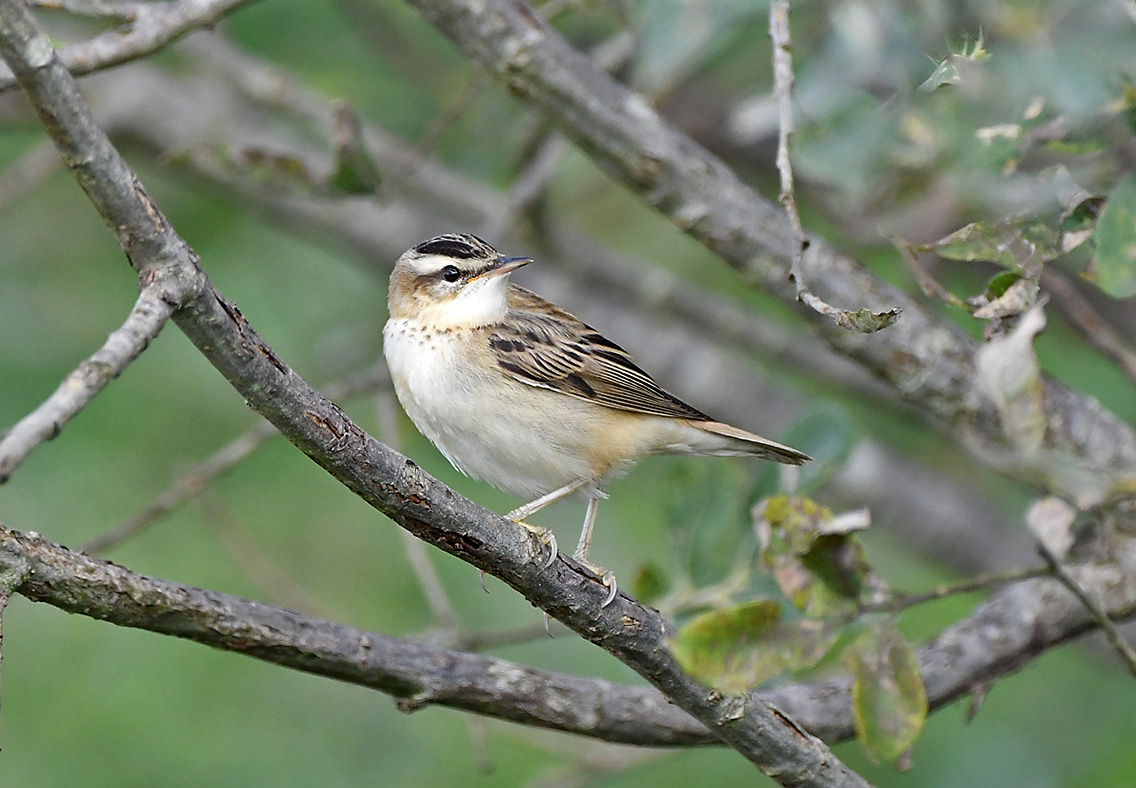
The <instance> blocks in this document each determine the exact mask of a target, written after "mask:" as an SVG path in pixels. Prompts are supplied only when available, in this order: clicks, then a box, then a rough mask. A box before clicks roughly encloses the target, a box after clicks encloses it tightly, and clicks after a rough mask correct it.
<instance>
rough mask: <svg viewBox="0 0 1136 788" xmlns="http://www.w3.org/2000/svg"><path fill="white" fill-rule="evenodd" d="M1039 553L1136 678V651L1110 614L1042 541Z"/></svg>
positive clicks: (1038, 544)
mask: <svg viewBox="0 0 1136 788" xmlns="http://www.w3.org/2000/svg"><path fill="white" fill-rule="evenodd" d="M1037 551H1038V553H1040V554H1041V557H1042V558H1043V559H1045V563H1047V564H1049V568H1050V569H1051V570H1053V574H1054V576H1056V577H1057V579H1058V580H1060V581H1061V584H1062V585H1064V586H1065V587H1066V588H1068V589H1069V591H1070V592H1071V593H1072V594H1073V596H1075V597H1077V600H1078V601H1079V602H1080V603H1081V604H1082V605H1084V606H1085V609H1086V610H1088V611H1089V613H1090V614H1091V615H1092V617H1093V619H1094V620H1095V621H1096V622H1097V624H1099V625H1100V628H1101V629H1102V630H1103V631H1104V636H1105V639H1106V640H1108V643H1109V645H1110V646H1112V647H1113V649H1115V650H1116V653H1117V654H1119V655H1120V659H1121V660H1122V661H1123V662H1124V666H1125V667H1126V668H1128V672H1129V673H1131V674H1132V675H1133V676H1136V650H1133V648H1132V646H1130V645H1128V641H1127V640H1125V639H1124V635H1122V634H1120V630H1119V629H1117V628H1116V625H1115V624H1114V623H1113V622H1112V619H1111V618H1110V617H1109V615H1108V613H1107V612H1105V610H1104V609H1103V608H1102V607H1101V606H1100V604H1098V603H1097V601H1096V600H1095V599H1093V597H1092V595H1091V594H1089V592H1088V591H1086V590H1085V589H1084V588H1083V587H1082V586H1081V584H1080V583H1078V582H1077V581H1076V579H1074V578H1073V577H1072V576H1071V575H1070V574H1069V573H1068V572H1067V571H1066V570H1065V567H1064V566H1062V565H1061V562H1060V561H1059V560H1057V556H1055V555H1054V554H1053V551H1051V550H1050V549H1049V547H1048V546H1047V545H1045V543H1043V542H1041V541H1040V540H1039V541H1038V543H1037Z"/></svg>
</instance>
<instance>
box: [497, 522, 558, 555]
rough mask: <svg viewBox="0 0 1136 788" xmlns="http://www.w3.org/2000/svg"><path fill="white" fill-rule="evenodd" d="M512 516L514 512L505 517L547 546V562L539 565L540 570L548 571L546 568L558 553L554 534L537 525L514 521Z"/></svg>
mask: <svg viewBox="0 0 1136 788" xmlns="http://www.w3.org/2000/svg"><path fill="white" fill-rule="evenodd" d="M514 514H516V512H515V511H514V512H509V514H508V515H506V516H507V517H508V518H509V519H510V520H513V522H515V523H516V524H517V525H519V526H521V528H524V529H525V530H526V531H529V532H530V533H532V534H534V535H535V536H536V538H537V539H538V540H539V541H540V543H541V544H543V545H548V548H549V550H548V560H547V561H545V562H544V563H543V564H541V565H540V568H541V569H548V567H550V566H552V563H553V562H554V561H555V560H556V556H557V553H558V549H557V546H556V534H554V533H552V531H550V530H548V529H547V528H542V527H541V526H539V525H529V524H528V523H526V522H525V521H524V520H514V519H513V515H514Z"/></svg>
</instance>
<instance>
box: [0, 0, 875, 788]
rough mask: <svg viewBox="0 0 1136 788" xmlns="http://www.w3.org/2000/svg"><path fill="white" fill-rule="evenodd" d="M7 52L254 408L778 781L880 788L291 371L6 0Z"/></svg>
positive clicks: (127, 242) (1, 23) (396, 516)
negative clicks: (710, 686)
mask: <svg viewBox="0 0 1136 788" xmlns="http://www.w3.org/2000/svg"><path fill="white" fill-rule="evenodd" d="M0 56H3V58H4V59H5V60H6V61H7V62H8V64H9V66H10V67H11V68H12V71H13V73H14V74H15V75H16V78H17V80H18V81H19V83H20V86H21V87H22V88H23V89H24V91H25V93H27V94H28V97H29V98H30V99H31V101H32V103H33V105H35V107H36V111H37V112H38V113H39V114H40V117H41V119H42V120H43V122H44V126H45V128H46V129H47V131H48V133H49V135H50V136H51V137H52V138H53V139H54V140H55V142H56V145H57V146H58V147H59V148H60V151H61V153H62V154H63V157H64V161H65V162H66V163H67V165H68V166H69V167H70V168H71V169H72V170H74V171H75V172H76V174H77V177H78V178H79V180H80V183H81V184H82V185H83V187H84V189H85V190H86V191H87V194H88V196H89V197H90V198H91V200H92V202H94V203H95V206H96V208H97V209H98V210H99V213H100V214H102V216H103V217H104V219H106V220H107V223H108V224H109V225H110V226H111V227H112V229H113V230H114V231H115V234H116V236H117V237H118V239H119V242H120V243H121V244H122V246H123V249H124V250H126V252H127V256H128V257H129V258H130V260H131V263H132V265H133V266H134V267H135V270H136V271H138V273H139V276H140V277H142V278H143V279H144V280H149V279H152V278H154V277H169V278H171V279H172V280H173V281H175V282H177V283H178V284H179V285H181V287H180V288H179V290H178V293H177V295H178V296H179V299H178V300H177V301H176V302H177V303H182V304H184V306H182V308H181V309H179V310H178V311H177V312H176V313H175V314H174V320H175V321H176V322H177V324H178V326H179V327H180V328H181V329H182V331H183V332H185V334H186V336H187V337H188V338H189V339H190V341H192V342H193V343H194V344H195V345H196V346H197V348H198V349H199V350H200V351H201V353H202V354H203V355H204V356H205V357H206V358H207V359H208V360H209V361H210V363H212V364H213V365H214V367H216V368H217V369H218V371H220V372H221V374H222V375H224V377H225V378H226V379H227V380H229V382H230V383H231V384H232V385H233V386H234V388H236V389H237V391H238V392H240V394H241V395H242V396H243V397H244V398H245V400H246V401H247V402H248V404H249V405H250V406H251V407H253V408H254V409H255V410H257V411H258V412H259V413H261V415H263V416H264V417H265V418H266V419H268V420H269V421H270V422H272V423H273V424H275V425H276V427H277V428H278V429H280V431H281V432H282V433H283V434H284V435H285V437H287V438H288V439H289V440H290V441H291V442H292V443H294V444H295V445H296V446H297V447H298V448H300V449H301V450H302V451H304V453H305V454H307V455H308V456H309V457H311V458H312V459H313V460H315V462H317V463H318V464H319V465H321V466H322V467H323V468H324V469H325V470H327V471H328V472H329V473H331V474H332V475H333V476H334V477H335V478H336V479H337V480H339V481H340V482H341V483H342V484H344V485H345V486H347V487H348V488H349V489H351V490H352V491H354V492H355V493H356V494H357V495H359V496H360V497H361V498H363V499H364V500H365V501H367V502H368V503H369V504H371V505H372V506H373V507H375V508H376V509H378V510H379V511H381V512H382V513H384V514H386V515H387V516H389V517H390V518H391V519H393V520H395V521H396V522H397V523H398V524H399V525H401V526H403V527H404V528H406V529H407V530H409V531H410V532H411V533H413V534H415V535H416V536H418V537H420V538H422V539H426V540H427V541H430V542H431V543H433V544H435V545H437V546H439V547H441V548H442V549H443V550H446V551H447V552H449V553H451V554H453V555H456V556H458V557H460V558H462V559H463V560H465V561H467V562H469V563H471V564H473V565H474V566H477V567H478V568H481V569H484V570H486V571H489V572H491V573H492V574H494V575H495V576H497V577H499V578H500V579H501V580H503V581H505V582H506V583H508V584H509V585H510V586H512V587H513V588H515V589H517V590H518V591H520V592H521V593H522V594H523V595H524V596H525V597H526V598H527V599H528V600H529V601H531V602H532V603H533V604H535V605H537V606H538V607H540V608H541V609H542V610H545V611H547V612H548V613H549V614H550V615H552V616H555V617H556V618H557V619H559V620H560V621H562V622H563V623H565V624H567V625H568V626H569V627H570V628H572V629H573V630H575V631H576V632H577V633H579V634H580V635H582V636H584V637H585V638H587V639H588V640H590V641H592V642H593V643H595V644H597V645H599V646H601V647H603V648H604V649H606V650H607V651H609V652H610V653H612V654H614V655H615V656H616V657H617V658H619V659H620V660H621V661H622V662H624V663H625V664H626V665H628V666H629V667H631V668H632V669H633V670H635V671H636V672H638V673H639V674H640V675H642V676H643V677H644V678H646V679H647V680H648V681H650V682H651V683H652V684H654V685H655V686H656V687H658V688H659V689H660V690H662V691H663V692H664V694H666V695H667V696H668V697H669V698H670V699H671V700H673V701H674V702H675V704H676V705H678V706H680V707H681V708H683V709H684V710H686V711H687V712H689V713H691V715H692V716H694V717H695V718H696V719H698V720H699V721H701V722H702V723H703V724H705V725H707V727H709V728H710V729H711V730H713V731H714V732H715V734H716V735H717V736H719V737H720V738H721V739H722V740H723V741H725V742H726V743H727V744H729V745H731V746H732V747H734V748H735V749H736V750H738V752H740V753H742V754H743V755H744V756H745V757H746V758H747V759H749V760H750V761H751V762H752V763H754V764H755V765H756V766H758V767H759V768H760V769H762V771H764V772H765V773H767V774H769V775H770V776H772V777H774V779H776V780H777V781H778V782H780V783H782V784H786V785H798V786H802V787H804V786H816V788H821V786H824V787H825V788H840V787H841V786H864V785H867V783H866V782H865V781H864V780H863V779H862V778H860V777H859V776H858V775H857V774H856V773H855V772H852V771H851V770H849V769H848V768H847V767H846V766H845V765H844V764H843V763H841V762H840V761H839V760H838V759H837V758H836V757H835V756H834V755H833V754H832V753H831V751H829V749H828V748H827V747H826V746H825V745H824V744H823V742H821V741H820V740H819V739H816V738H814V737H812V736H810V735H808V734H807V733H805V732H804V731H803V730H802V729H800V728H799V727H798V726H797V725H796V724H794V723H792V722H791V721H790V720H788V719H787V718H786V717H785V716H784V715H783V714H782V713H781V712H779V711H777V710H776V709H774V708H772V707H771V706H769V705H767V704H765V703H763V702H754V701H752V700H751V699H747V698H745V697H742V696H729V697H724V696H722V695H721V693H718V692H714V691H710V690H707V689H706V688H705V687H703V686H701V685H700V684H698V683H697V682H696V681H694V680H693V679H692V678H691V677H690V676H688V675H687V674H686V673H685V672H684V671H683V670H682V668H681V667H679V665H678V663H677V662H676V661H675V660H674V659H673V657H672V656H671V654H670V652H669V650H668V649H667V646H666V642H667V638H668V635H669V629H668V624H667V622H666V621H665V620H664V619H663V618H662V616H660V615H659V613H658V612H657V611H655V610H652V609H650V608H645V607H643V606H642V605H640V604H639V603H638V602H636V601H635V600H632V599H630V598H628V597H626V596H622V595H621V596H619V597H617V599H616V600H615V601H614V602H613V603H612V604H609V605H607V606H606V607H601V606H600V605H601V602H602V597H603V596H605V595H606V589H605V588H604V587H603V586H602V585H600V584H599V583H597V582H596V578H595V576H594V574H593V573H592V572H591V571H590V570H588V569H585V568H584V567H582V566H580V565H579V564H577V563H576V562H574V561H570V560H567V559H565V558H564V557H560V558H559V560H557V561H556V562H555V563H553V564H552V565H551V566H549V567H547V568H544V567H542V561H541V560H540V556H541V552H542V550H543V545H542V544H541V543H540V542H539V541H538V540H537V539H535V537H533V535H532V534H531V533H530V532H528V531H526V530H525V529H522V528H519V527H517V526H516V525H515V524H512V523H510V522H509V521H508V520H506V519H505V518H503V517H500V516H499V515H496V514H494V513H492V512H490V511H488V510H486V509H484V508H482V507H480V506H477V505H476V504H474V503H473V502H471V501H469V500H467V499H465V498H462V497H461V496H459V495H458V494H457V493H455V492H454V491H453V490H451V489H449V488H448V487H446V486H445V485H443V484H441V483H440V482H438V481H437V480H435V479H433V478H432V477H431V476H429V475H428V474H426V473H425V472H423V471H422V470H421V469H419V468H418V466H416V465H414V464H413V463H412V462H410V461H409V460H407V459H406V458H405V457H402V456H401V455H399V454H398V453H397V452H394V451H392V450H390V449H389V448H387V447H386V446H383V445H382V444H380V443H379V442H378V441H376V440H375V439H374V438H372V437H370V436H369V435H367V434H366V433H365V432H364V431H363V430H362V429H360V428H359V427H358V426H357V425H355V424H354V423H353V422H352V421H351V420H350V419H349V418H348V417H347V415H346V414H344V413H343V411H341V410H340V409H339V408H338V407H337V406H336V405H335V404H333V403H331V402H329V401H327V400H325V399H324V398H323V397H321V396H320V395H319V394H318V393H317V392H316V391H315V390H313V389H312V388H311V387H310V386H309V385H308V384H307V383H306V382H305V381H304V380H303V379H302V378H300V376H299V375H297V374H296V373H295V372H294V371H293V370H292V369H291V368H289V367H288V366H287V365H286V364H285V363H284V361H283V360H282V359H280V358H279V357H278V356H277V355H276V353H275V352H274V351H273V350H272V349H271V348H270V347H269V346H268V345H267V344H266V343H265V342H264V341H263V340H262V339H261V338H260V337H259V335H257V333H256V332H255V330H253V328H252V326H251V325H250V324H249V323H248V321H247V320H245V318H244V316H243V315H242V314H241V313H240V310H239V309H237V307H236V306H235V305H234V304H232V303H230V302H229V301H227V300H226V299H225V298H224V297H223V296H222V295H221V294H220V293H218V292H217V291H216V290H215V289H214V288H213V287H212V286H211V285H210V284H209V283H208V280H207V279H206V277H205V274H204V272H203V271H201V269H200V267H199V266H198V265H197V259H196V256H195V255H194V253H193V252H192V250H191V249H190V248H189V247H188V245H186V244H185V242H184V241H183V240H182V239H181V238H179V237H178V236H177V234H176V233H175V232H174V231H173V229H172V227H170V225H169V223H168V222H167V221H166V220H165V218H164V217H163V216H162V214H161V212H160V211H159V210H158V208H157V206H155V205H154V204H153V202H152V201H151V200H150V199H149V197H148V196H147V195H146V193H145V191H144V190H143V188H142V186H141V184H140V183H139V182H138V180H137V178H136V176H134V174H133V173H132V172H131V170H130V168H129V167H128V166H127V164H126V163H125V161H123V160H122V159H121V157H119V156H118V154H117V152H116V151H115V150H114V149H113V147H112V146H111V144H110V141H109V140H108V139H107V138H106V136H105V135H104V134H102V132H101V131H100V130H99V129H98V128H97V126H96V124H95V123H94V120H93V118H92V116H91V113H90V110H89V108H88V107H87V105H86V103H85V102H84V101H83V100H82V98H81V96H80V95H79V94H78V90H77V88H76V86H75V83H74V80H73V78H72V77H71V75H70V74H69V73H68V72H67V70H66V68H65V67H64V66H63V64H62V63H61V62H60V61H59V59H58V58H56V57H55V56H54V53H53V51H52V49H51V44H50V42H49V41H48V39H47V37H46V36H45V35H44V34H43V33H42V32H40V31H39V30H38V29H37V27H36V23H35V20H34V18H33V17H32V16H31V14H30V13H29V12H28V10H27V8H26V7H25V6H24V5H23V3H22V2H19V0H0Z"/></svg>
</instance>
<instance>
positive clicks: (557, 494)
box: [505, 479, 591, 523]
mask: <svg viewBox="0 0 1136 788" xmlns="http://www.w3.org/2000/svg"><path fill="white" fill-rule="evenodd" d="M590 481H591V479H578V480H577V481H574V482H569V483H568V484H566V485H564V486H563V487H557V488H556V489H555V490H553V491H552V492H550V493H546V494H545V495H542V496H540V497H539V498H537V499H536V500H535V501H529V502H528V503H526V504H525V505H524V506H518V507H517V508H516V509H514V510H513V511H511V512H509V513H508V514H507V515H505V516H506V517H508V518H509V519H510V520H512V521H513V522H514V523H520V522H521V521H522V520H524V519H525V518H526V517H528V516H529V515H530V514H536V513H537V512H539V511H540V510H541V509H543V508H544V507H546V506H548V505H549V504H550V503H553V502H555V501H559V500H560V499H561V498H563V497H564V496H566V495H571V494H572V493H574V492H576V490H578V489H580V488H581V487H583V486H584V485H585V484H587V483H588V482H590Z"/></svg>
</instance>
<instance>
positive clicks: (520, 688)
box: [0, 525, 718, 747]
mask: <svg viewBox="0 0 1136 788" xmlns="http://www.w3.org/2000/svg"><path fill="white" fill-rule="evenodd" d="M8 576H12V577H14V578H15V583H14V589H17V590H19V592H20V593H21V594H23V595H24V596H26V597H27V598H28V599H31V600H33V601H36V602H46V603H47V604H50V605H54V606H55V607H58V608H60V609H61V610H65V611H67V612H69V613H78V614H81V615H85V616H90V617H91V618H96V619H100V620H103V621H109V622H111V623H113V624H117V625H119V626H126V627H134V628H137V629H145V630H149V631H151V632H158V633H161V634H164V635H173V636H175V637H180V638H185V639H187V640H192V641H195V642H197V643H202V644H205V645H207V646H213V647H214V648H220V649H224V650H226V651H233V652H237V653H240V654H246V655H248V656H251V657H255V658H256V659H261V660H265V661H267V662H273V663H275V664H277V665H283V666H284V667H288V668H293V669H296V670H302V671H304V672H306V673H312V674H314V675H319V676H327V677H329V678H334V679H339V680H340V681H346V682H350V683H352V684H358V685H360V686H364V687H370V688H372V689H376V690H379V691H381V692H385V693H387V694H389V695H393V696H394V697H396V698H400V699H402V700H403V701H405V702H404V703H401V704H400V706H402V707H403V708H404V709H407V710H409V709H414V708H420V707H422V706H425V705H428V704H436V705H440V706H448V707H450V708H454V709H461V710H463V711H471V712H474V713H477V714H485V715H488V716H492V717H497V718H499V719H505V720H510V721H513V722H518V723H521V724H524V725H535V726H537V727H541V728H551V729H554V730H562V731H571V732H573V733H580V734H584V735H588V736H593V737H596V738H599V739H604V740H606V741H614V742H623V743H626V744H640V745H650V746H654V747H658V746H687V745H691V744H707V743H711V742H715V743H716V742H717V741H718V740H717V739H716V738H714V737H713V736H712V735H711V734H710V733H709V731H707V730H706V728H705V726H703V725H702V724H701V723H699V722H698V721H697V720H695V719H694V718H693V717H691V716H690V715H688V714H686V713H685V712H683V711H681V710H680V709H678V708H676V707H675V706H674V705H672V704H671V703H669V702H668V701H667V700H666V698H664V697H663V695H661V694H660V693H659V692H658V691H657V690H655V689H652V688H648V687H627V686H623V685H620V684H615V683H612V682H607V681H602V680H599V679H587V678H577V677H575V676H568V675H563V674H556V673H547V672H545V671H540V670H533V669H531V668H527V667H524V666H522V665H518V664H516V663H513V662H508V661H506V660H501V659H495V658H493V657H488V656H483V655H480V654H471V653H466V652H461V651H451V650H448V649H444V648H439V647H437V646H432V645H428V644H425V643H416V642H414V641H410V640H403V639H401V638H395V637H390V636H387V635H382V634H378V633H375V632H365V631H363V630H358V629H353V628H352V627H347V626H343V625H341V624H335V623H332V622H330V621H324V620H321V619H318V618H314V617H312V616H305V615H301V614H299V613H293V612H291V611H289V610H284V609H283V608H279V607H275V606H272V605H265V604H261V603H259V602H253V601H249V600H246V599H240V598H238V597H235V596H230V595H228V594H222V593H218V592H214V591H205V590H202V589H200V588H193V587H192V586H186V585H181V584H179V583H173V582H170V581H168V580H159V579H157V578H152V577H147V576H145V575H140V574H137V573H135V572H132V571H131V570H129V569H126V568H125V567H122V566H118V565H117V564H113V563H111V562H109V561H103V560H101V559H97V558H91V557H89V556H85V555H83V554H81V553H76V552H73V551H70V550H68V549H67V548H65V547H61V546H60V545H57V544H53V543H52V542H49V541H48V540H46V539H43V538H42V537H37V536H32V535H29V534H21V533H19V532H18V531H13V530H11V529H9V528H6V527H4V526H3V525H0V591H3V589H4V588H5V586H4V585H3V579H4V578H5V577H8Z"/></svg>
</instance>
